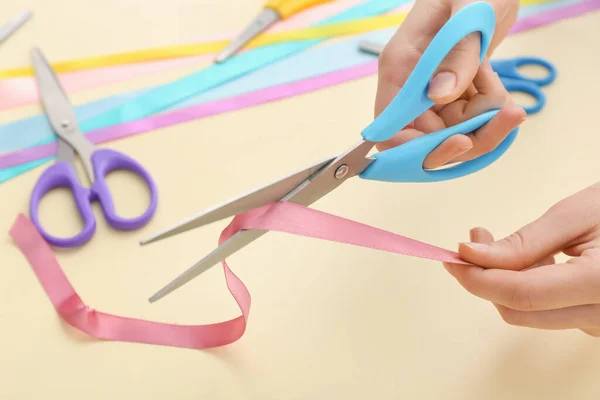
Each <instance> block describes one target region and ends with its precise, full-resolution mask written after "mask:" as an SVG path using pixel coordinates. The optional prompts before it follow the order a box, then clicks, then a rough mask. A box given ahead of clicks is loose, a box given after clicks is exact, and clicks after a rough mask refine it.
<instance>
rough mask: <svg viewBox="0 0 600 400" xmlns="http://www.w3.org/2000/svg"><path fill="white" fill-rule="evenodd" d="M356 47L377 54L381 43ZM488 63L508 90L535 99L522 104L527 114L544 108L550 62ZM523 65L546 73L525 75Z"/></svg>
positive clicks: (552, 70)
mask: <svg viewBox="0 0 600 400" xmlns="http://www.w3.org/2000/svg"><path fill="white" fill-rule="evenodd" d="M358 47H359V49H360V50H361V51H363V52H365V53H370V54H374V55H377V56H379V54H381V52H382V51H383V45H382V44H381V43H378V42H373V41H370V40H364V41H361V42H360V43H359V45H358ZM490 64H491V66H492V69H493V70H494V72H496V73H497V74H498V76H499V77H500V80H501V81H502V84H503V85H504V87H505V88H506V90H507V91H508V92H521V93H523V94H526V95H529V96H531V97H533V99H534V100H535V104H534V105H532V106H522V107H523V109H524V110H525V112H526V113H527V114H529V115H531V114H535V113H537V112H539V111H540V110H541V109H542V108H544V106H545V105H546V96H545V95H544V92H542V89H541V88H542V87H543V86H547V85H549V84H551V83H552V82H554V80H555V79H556V67H555V66H554V65H553V64H552V63H550V62H549V61H546V60H544V59H542V58H538V57H515V58H507V59H500V60H491V61H490ZM524 66H538V67H542V68H543V69H545V70H546V71H547V74H546V75H545V76H543V77H541V78H532V77H528V76H525V75H524V74H522V73H521V72H520V71H519V68H520V67H524Z"/></svg>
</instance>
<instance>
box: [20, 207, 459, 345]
mask: <svg viewBox="0 0 600 400" xmlns="http://www.w3.org/2000/svg"><path fill="white" fill-rule="evenodd" d="M243 229H259V230H269V231H279V232H285V233H290V234H295V235H300V236H305V237H312V238H317V239H323V240H328V241H334V242H339V243H345V244H349V245H354V246H360V247H367V248H372V249H375V250H382V251H387V252H392V253H397V254H403V255H408V256H413V257H420V258H427V259H431V260H436V261H442V262H450V263H456V264H463V265H468V263H466V262H465V261H463V260H462V259H460V257H459V256H458V254H457V253H455V252H452V251H449V250H445V249H442V248H439V247H436V246H432V245H429V244H426V243H423V242H419V241H416V240H413V239H410V238H407V237H404V236H400V235H397V234H394V233H391V232H387V231H384V230H381V229H377V228H374V227H371V226H368V225H365V224H361V223H358V222H355V221H351V220H348V219H344V218H340V217H337V216H334V215H331V214H327V213H324V212H321V211H317V210H313V209H310V208H307V207H304V206H300V205H297V204H293V203H283V202H282V203H275V204H270V205H267V206H264V207H261V208H258V209H255V210H251V211H249V212H247V213H244V214H241V215H238V216H236V217H235V218H234V219H233V220H232V222H231V223H230V224H229V226H227V228H225V229H224V230H223V232H222V233H221V237H220V238H219V244H221V243H223V242H224V241H225V240H227V239H229V238H230V237H232V236H233V235H234V234H235V233H237V232H239V231H241V230H243ZM10 235H11V236H12V238H13V240H14V241H15V243H16V244H17V246H18V247H19V249H20V250H21V252H22V254H23V255H24V256H25V258H26V259H27V260H28V262H29V264H30V266H31V268H32V269H33V271H34V273H35V274H36V276H37V278H38V280H39V282H40V283H41V284H42V287H43V288H44V290H45V292H46V294H47V295H48V297H49V299H50V301H51V302H52V304H53V305H54V308H55V309H56V312H57V313H58V314H59V315H60V316H61V318H63V320H64V321H65V322H67V323H68V324H69V325H71V326H73V327H74V328H76V329H78V330H80V331H82V332H85V333H86V334H88V335H89V336H92V337H94V338H97V339H103V340H111V341H121V342H134V343H145V344H155V345H163V346H173V347H182V348H190V349H208V348H214V347H220V346H224V345H228V344H231V343H233V342H235V341H237V340H239V339H240V338H241V337H242V336H243V334H244V332H245V331H246V327H247V323H248V316H249V313H250V304H251V299H250V293H249V291H248V289H247V288H246V286H245V285H244V283H243V282H242V281H241V280H240V279H239V278H238V277H237V276H236V275H235V274H234V273H233V272H232V271H231V269H230V268H229V266H228V265H227V263H226V262H225V261H223V262H222V265H223V271H224V273H225V282H226V285H227V288H228V289H229V292H230V293H231V294H232V296H233V297H234V299H235V301H236V302H237V304H238V306H239V308H240V311H241V316H239V317H237V318H234V319H231V320H227V321H224V322H219V323H215V324H208V325H176V324H167V323H161V322H153V321H147V320H141V319H135V318H128V317H122V316H117V315H111V314H107V313H103V312H100V311H97V310H95V309H93V308H90V307H89V306H88V305H86V304H85V303H84V302H83V300H82V299H81V297H80V296H79V294H77V292H76V291H75V289H74V288H73V286H72V285H71V283H70V282H69V280H68V279H67V277H66V276H65V274H64V273H63V271H62V269H61V267H60V265H59V263H58V261H57V260H56V257H55V256H54V254H53V252H52V249H51V248H50V246H49V245H48V244H47V243H46V242H45V241H44V239H43V238H42V236H41V235H40V234H39V232H38V230H37V229H36V228H35V226H34V225H33V224H32V223H31V221H30V220H29V219H28V218H27V217H26V216H25V215H23V214H20V215H19V216H18V217H17V219H16V221H15V223H14V224H13V226H12V228H11V230H10Z"/></svg>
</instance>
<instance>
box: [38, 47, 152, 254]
mask: <svg viewBox="0 0 600 400" xmlns="http://www.w3.org/2000/svg"><path fill="white" fill-rule="evenodd" d="M31 57H32V62H33V68H34V71H35V78H36V81H37V84H38V89H39V93H40V98H41V100H42V104H43V107H44V109H45V110H46V115H47V118H48V120H49V122H50V125H51V126H52V128H53V129H54V132H55V133H56V135H57V136H58V155H57V159H56V163H55V164H53V165H52V166H51V167H50V168H48V169H47V170H46V171H44V172H43V173H42V175H41V176H40V178H39V180H38V182H37V183H36V185H35V187H34V188H33V192H32V194H31V202H30V206H29V207H30V210H29V212H30V215H31V219H32V221H33V223H34V224H35V226H36V227H37V228H38V230H39V231H40V233H41V235H42V236H43V237H44V238H45V239H46V240H47V241H48V242H49V243H50V244H52V245H53V246H56V247H77V246H81V245H83V244H85V243H87V242H88V241H89V240H90V239H91V238H92V236H93V235H94V232H95V230H96V218H95V216H94V212H93V211H92V206H91V203H92V202H93V201H98V202H100V205H101V206H102V211H103V214H104V217H105V218H106V220H107V222H108V223H109V225H110V226H112V227H113V228H115V229H118V230H122V231H129V230H134V229H138V228H140V227H142V226H144V225H145V224H146V223H147V222H148V221H150V219H151V218H152V216H153V215H154V212H155V210H156V204H157V200H158V196H157V189H156V184H155V183H154V180H153V179H152V177H151V176H150V174H149V173H148V171H146V170H145V169H144V168H143V167H142V166H141V165H140V164H139V163H138V162H137V161H135V160H133V159H132V158H130V157H129V156H126V155H125V154H122V153H119V152H117V151H114V150H110V149H96V148H95V146H94V144H93V143H92V142H90V141H89V140H88V139H87V138H86V137H85V136H84V135H83V134H82V133H81V132H80V130H79V128H78V126H77V119H76V117H75V113H74V111H73V108H72V106H71V104H70V102H69V99H68V97H67V95H66V93H65V91H64V90H63V88H62V87H61V85H60V83H59V81H58V79H57V78H56V75H55V74H54V71H53V70H52V67H51V66H50V64H49V63H48V62H47V61H46V59H45V57H44V55H43V54H42V52H41V51H40V50H39V49H37V48H34V49H33V50H32V53H31ZM75 153H77V154H78V155H79V156H80V157H81V159H82V162H83V166H84V169H85V172H86V174H87V176H88V178H89V180H90V182H91V186H90V187H89V188H88V187H84V186H82V185H81V183H80V182H79V179H78V178H77V170H76V168H75ZM119 169H120V170H128V171H131V172H133V173H135V174H136V175H138V176H140V177H141V178H142V179H143V180H144V181H145V182H146V184H147V185H148V188H149V189H150V205H149V207H148V209H146V211H145V212H144V213H143V214H142V215H140V216H138V217H134V218H122V217H120V216H118V215H117V213H116V211H115V206H114V203H113V200H112V196H111V194H110V191H109V189H108V185H107V184H106V180H105V177H106V175H108V174H109V173H110V172H112V171H115V170H119ZM58 187H67V188H69V189H70V190H71V192H72V193H73V198H74V200H75V204H76V205H77V209H78V211H79V214H80V216H81V217H82V219H83V224H84V226H83V229H82V230H81V232H79V233H78V234H76V235H75V236H73V237H70V238H59V237H55V236H52V235H50V234H48V233H47V232H46V231H45V230H44V228H43V227H42V226H41V223H40V221H39V218H38V207H39V204H40V201H41V199H42V198H43V197H44V196H45V195H46V194H47V193H48V192H50V191H51V190H52V189H55V188H58Z"/></svg>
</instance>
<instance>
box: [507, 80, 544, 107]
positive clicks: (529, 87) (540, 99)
mask: <svg viewBox="0 0 600 400" xmlns="http://www.w3.org/2000/svg"><path fill="white" fill-rule="evenodd" d="M500 80H501V81H502V84H503V85H504V87H505V88H506V90H507V91H509V92H521V93H525V94H528V95H530V96H531V97H533V98H534V99H535V104H534V105H533V106H521V107H523V109H524V110H525V112H526V113H527V115H531V114H535V113H537V112H538V111H540V110H541V109H542V108H543V107H544V105H546V95H545V94H544V92H542V89H540V86H539V85H537V84H535V83H533V82H531V81H527V80H521V79H513V78H500Z"/></svg>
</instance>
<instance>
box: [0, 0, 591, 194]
mask: <svg viewBox="0 0 600 400" xmlns="http://www.w3.org/2000/svg"><path fill="white" fill-rule="evenodd" d="M596 9H600V0H585V1H582V2H580V3H577V4H573V5H569V6H567V7H562V8H560V9H551V10H549V11H546V12H544V13H541V14H535V15H530V16H528V17H525V18H522V19H519V20H518V21H517V23H516V24H515V25H514V26H513V29H512V30H511V33H512V34H514V33H517V32H522V31H524V30H527V29H532V28H535V27H539V26H541V25H543V24H548V23H552V22H556V21H558V20H560V19H562V18H568V17H572V16H575V15H580V14H583V13H585V12H589V11H592V10H596ZM376 72H377V63H376V62H374V61H367V62H363V63H361V64H358V65H355V66H352V67H350V68H346V69H342V70H337V71H333V72H327V73H325V74H323V75H318V76H315V77H311V78H307V79H303V80H299V81H295V82H289V83H284V84H280V85H277V86H273V87H268V88H265V89H261V90H257V91H254V92H250V93H246V94H243V95H240V96H233V97H230V98H226V99H221V100H217V101H213V102H208V103H204V104H199V105H195V106H191V107H187V108H184V109H179V110H174V111H172V112H169V113H164V114H159V115H155V116H152V117H149V118H146V119H142V120H138V121H132V122H129V123H125V124H119V125H114V126H111V127H107V128H104V129H100V130H97V131H93V132H90V133H88V134H87V137H88V138H89V139H90V140H91V141H92V142H94V143H96V144H100V143H105V142H109V141H112V140H117V139H120V138H124V137H128V136H132V135H137V134H141V133H145V132H148V131H151V130H154V129H159V128H163V127H167V126H172V125H175V124H180V123H185V122H189V121H192V120H196V119H199V118H205V117H208V116H212V115H216V114H221V113H225V112H229V111H234V110H239V109H242V108H246V107H252V106H256V105H259V104H264V103H267V102H271V101H275V100H281V99H284V98H287V97H290V96H296V95H300V94H303V93H308V92H311V91H315V90H319V89H322V88H326V87H330V86H334V85H337V84H341V83H344V82H348V81H351V80H355V79H359V78H362V77H366V76H369V75H372V74H375V73H376ZM56 149H57V145H56V142H55V141H54V142H51V143H45V144H43V145H39V146H35V147H31V148H28V149H24V150H21V151H17V152H13V153H9V154H6V155H3V156H0V182H3V181H6V180H9V179H11V178H12V177H14V176H17V175H20V174H22V173H24V172H26V171H28V170H30V169H32V168H35V167H37V166H38V165H42V164H43V163H46V162H49V161H51V158H49V157H51V156H53V155H55V154H56Z"/></svg>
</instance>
